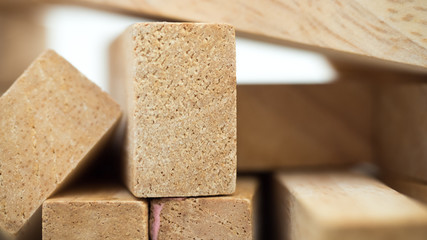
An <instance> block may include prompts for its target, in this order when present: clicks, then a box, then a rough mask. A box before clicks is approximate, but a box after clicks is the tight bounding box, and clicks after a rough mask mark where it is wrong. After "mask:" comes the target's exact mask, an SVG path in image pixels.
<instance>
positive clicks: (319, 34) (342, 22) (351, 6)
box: [45, 0, 427, 72]
mask: <svg viewBox="0 0 427 240" xmlns="http://www.w3.org/2000/svg"><path fill="white" fill-rule="evenodd" d="M45 1H46V0H45ZM47 1H54V2H75V3H82V4H90V5H93V6H101V7H104V8H110V9H121V10H127V11H131V12H133V13H138V14H145V15H149V16H154V17H156V18H163V19H164V18H166V19H176V20H188V21H202V22H223V23H229V24H232V25H234V26H235V27H236V29H237V30H238V31H240V32H242V33H247V34H250V35H254V36H258V37H261V38H266V39H270V40H274V41H279V42H282V43H285V44H289V43H298V44H302V45H300V46H314V47H320V48H321V49H323V50H324V51H326V52H328V53H331V52H330V51H329V50H338V51H339V52H345V53H352V54H355V55H358V56H365V57H368V58H372V57H373V58H376V59H380V60H386V61H387V62H389V63H393V62H394V63H399V64H400V65H405V66H416V68H415V69H417V70H421V71H424V72H427V69H426V68H427V1H425V0H410V1H404V0H376V1H370V0H349V1H344V0H321V1H312V0H299V1H296V0H269V1H261V0H249V1H248V0H235V1H228V0H215V1H207V0H202V1H201V0H181V1H175V0H156V1H148V0H122V1H115V0H47ZM318 50H319V49H318ZM334 52H335V51H332V53H331V54H332V55H333V54H334ZM368 58H364V59H362V61H364V60H366V59H368ZM392 66H393V67H395V66H396V65H395V64H392Z"/></svg>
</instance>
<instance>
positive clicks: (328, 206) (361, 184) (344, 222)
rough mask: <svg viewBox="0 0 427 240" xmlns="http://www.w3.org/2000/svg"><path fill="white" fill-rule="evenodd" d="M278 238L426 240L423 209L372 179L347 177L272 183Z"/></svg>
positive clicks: (292, 176) (300, 176)
mask: <svg viewBox="0 0 427 240" xmlns="http://www.w3.org/2000/svg"><path fill="white" fill-rule="evenodd" d="M274 191H275V194H276V196H275V200H276V203H275V205H274V206H275V209H274V211H275V212H276V214H277V216H276V217H277V223H278V224H279V225H278V229H279V233H280V234H279V236H280V237H281V238H280V239H285V238H286V237H289V238H286V239H292V240H298V239H311V240H320V239H322V240H323V239H325V240H335V239H337V240H338V239H340V240H356V239H367V240H377V239H396V240H398V239H402V240H403V239H405V240H408V239H410V240H413V239H417V240H418V239H419V240H421V239H426V236H427V208H425V207H424V206H423V205H421V204H420V203H418V202H416V201H414V200H412V199H410V198H408V197H406V196H404V195H402V194H400V193H398V192H396V191H394V190H393V189H391V188H388V187H387V186H385V185H384V184H382V183H381V182H379V181H378V180H376V179H373V178H370V177H367V176H364V175H362V174H356V173H350V172H317V173H316V172H311V173H282V174H277V175H276V176H275V178H274Z"/></svg>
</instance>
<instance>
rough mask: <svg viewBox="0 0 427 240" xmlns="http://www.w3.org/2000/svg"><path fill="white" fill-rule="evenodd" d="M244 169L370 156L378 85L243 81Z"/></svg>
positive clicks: (241, 163) (241, 133)
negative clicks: (256, 83)
mask: <svg viewBox="0 0 427 240" xmlns="http://www.w3.org/2000/svg"><path fill="white" fill-rule="evenodd" d="M237 89H238V91H237V92H238V98H237V107H238V111H237V121H238V125H237V138H238V141H237V148H238V151H237V154H238V159H239V161H238V162H237V166H238V170H239V171H271V170H276V169H280V168H287V167H307V166H327V165H346V164H351V163H355V162H362V161H371V160H372V155H373V149H372V140H373V133H372V121H373V112H374V104H373V103H374V91H373V86H372V85H370V84H367V83H362V82H352V81H341V82H337V83H331V84H314V85H294V84H290V85H239V86H238V87H237Z"/></svg>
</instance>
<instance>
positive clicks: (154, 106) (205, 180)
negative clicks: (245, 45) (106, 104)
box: [111, 23, 237, 197]
mask: <svg viewBox="0 0 427 240" xmlns="http://www.w3.org/2000/svg"><path fill="white" fill-rule="evenodd" d="M111 50H112V60H113V62H114V63H113V64H112V68H115V69H113V70H112V72H113V73H112V82H111V84H112V85H111V86H112V92H113V93H114V96H116V98H118V99H119V101H120V102H121V103H122V104H123V105H122V107H123V109H124V111H125V113H126V116H127V128H126V134H125V135H126V140H125V142H126V146H125V153H124V155H125V159H124V160H125V167H124V169H125V178H126V181H125V182H126V184H127V186H128V188H129V189H130V191H131V192H132V193H133V194H134V195H135V196H136V197H178V196H180V197H181V196H202V195H219V194H231V193H233V192H234V189H235V181H236V138H237V137H236V70H235V39H234V28H233V27H231V26H229V25H222V24H191V23H137V24H134V25H132V26H130V27H129V28H128V29H127V30H126V31H125V33H123V34H122V36H121V37H120V38H119V39H118V40H117V41H116V42H115V43H113V45H112V47H111ZM183 179H185V181H182V180H183Z"/></svg>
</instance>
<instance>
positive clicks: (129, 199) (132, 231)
mask: <svg viewBox="0 0 427 240" xmlns="http://www.w3.org/2000/svg"><path fill="white" fill-rule="evenodd" d="M43 239H44V240H54V239H62V240H68V239H69V240H71V239H73V240H86V239H91V240H97V239H99V240H101V239H111V240H114V239H117V240H120V239H129V240H131V239H135V240H137V239H138V240H148V202H147V201H146V200H138V199H136V198H135V197H134V196H133V195H132V194H131V193H129V192H128V190H126V189H125V188H123V187H121V186H105V185H91V186H86V187H84V188H78V189H74V190H71V191H67V192H64V193H61V194H59V195H57V196H54V197H53V198H50V199H48V200H46V201H45V202H44V203H43Z"/></svg>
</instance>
